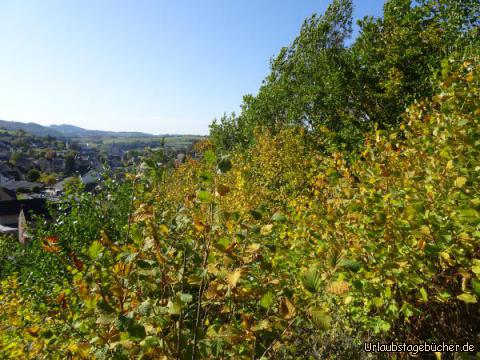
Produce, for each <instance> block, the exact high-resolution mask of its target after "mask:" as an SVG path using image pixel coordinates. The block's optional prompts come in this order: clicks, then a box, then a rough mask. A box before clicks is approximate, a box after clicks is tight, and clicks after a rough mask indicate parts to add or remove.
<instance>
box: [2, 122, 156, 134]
mask: <svg viewBox="0 0 480 360" xmlns="http://www.w3.org/2000/svg"><path fill="white" fill-rule="evenodd" d="M0 128H4V129H7V130H14V131H17V130H23V131H26V132H28V133H31V134H33V135H37V136H48V135H50V136H54V137H57V138H65V137H68V138H73V137H75V138H76V137H106V136H116V137H150V136H151V137H154V135H152V134H147V133H142V132H136V131H118V132H117V131H101V130H86V129H83V128H81V127H78V126H73V125H65V124H62V125H50V126H43V125H39V124H36V123H22V122H18V121H6V120H0Z"/></svg>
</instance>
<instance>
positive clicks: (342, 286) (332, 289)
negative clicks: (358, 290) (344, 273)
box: [327, 281, 350, 295]
mask: <svg viewBox="0 0 480 360" xmlns="http://www.w3.org/2000/svg"><path fill="white" fill-rule="evenodd" d="M349 288H350V287H349V285H348V283H347V282H346V281H333V282H331V283H330V284H329V285H328V286H327V291H328V292H329V293H332V294H335V295H343V294H345V293H346V292H347V291H348V289H349Z"/></svg>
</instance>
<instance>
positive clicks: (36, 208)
mask: <svg viewBox="0 0 480 360" xmlns="http://www.w3.org/2000/svg"><path fill="white" fill-rule="evenodd" d="M22 209H23V211H24V213H25V217H26V219H27V221H31V220H32V217H33V215H47V214H48V211H47V206H46V201H45V199H29V200H7V201H2V202H0V225H2V226H6V227H13V228H16V227H17V224H18V216H19V214H20V211H21V210H22Z"/></svg>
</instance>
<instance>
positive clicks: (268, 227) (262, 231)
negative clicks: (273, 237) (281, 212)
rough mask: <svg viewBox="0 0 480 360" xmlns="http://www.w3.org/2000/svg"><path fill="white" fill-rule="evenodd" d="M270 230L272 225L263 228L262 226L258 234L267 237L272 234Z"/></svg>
mask: <svg viewBox="0 0 480 360" xmlns="http://www.w3.org/2000/svg"><path fill="white" fill-rule="evenodd" d="M272 228H273V225H272V224H268V225H264V226H262V228H261V230H260V234H262V235H264V236H265V235H268V234H270V233H271V232H272Z"/></svg>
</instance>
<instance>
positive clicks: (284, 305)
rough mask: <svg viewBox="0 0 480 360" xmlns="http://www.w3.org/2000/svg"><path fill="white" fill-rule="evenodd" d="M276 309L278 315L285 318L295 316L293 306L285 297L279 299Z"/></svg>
mask: <svg viewBox="0 0 480 360" xmlns="http://www.w3.org/2000/svg"><path fill="white" fill-rule="evenodd" d="M278 310H279V312H280V315H281V316H282V317H283V318H284V319H286V320H290V319H292V318H293V317H294V316H295V306H293V304H292V303H291V302H290V300H288V299H287V298H286V297H284V298H282V300H281V301H280V307H279V309H278Z"/></svg>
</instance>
